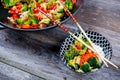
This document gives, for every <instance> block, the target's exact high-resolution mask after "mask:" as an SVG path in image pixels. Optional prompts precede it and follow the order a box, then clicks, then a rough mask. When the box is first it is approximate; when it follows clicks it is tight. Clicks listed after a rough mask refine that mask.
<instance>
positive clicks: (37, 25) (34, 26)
mask: <svg viewBox="0 0 120 80" xmlns="http://www.w3.org/2000/svg"><path fill="white" fill-rule="evenodd" d="M31 28H32V29H38V28H39V24H36V25H32V26H31Z"/></svg>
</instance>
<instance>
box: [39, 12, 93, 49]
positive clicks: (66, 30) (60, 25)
mask: <svg viewBox="0 0 120 80" xmlns="http://www.w3.org/2000/svg"><path fill="white" fill-rule="evenodd" d="M39 11H40V12H41V13H42V14H44V15H45V16H46V17H48V18H49V19H51V20H52V21H53V22H54V23H56V24H57V25H58V26H59V27H60V28H61V29H62V30H64V31H65V32H67V33H68V34H70V35H71V36H73V37H74V38H75V39H76V40H78V41H79V42H81V43H82V44H83V45H85V46H86V47H88V48H89V49H91V50H93V51H94V49H92V47H91V46H89V45H88V44H86V43H85V42H84V41H82V40H81V39H79V38H78V37H77V36H75V35H74V34H73V33H72V32H71V31H70V30H69V29H67V28H66V27H65V26H63V25H62V24H61V23H60V22H58V21H55V20H54V19H53V18H52V17H51V16H49V15H48V14H47V13H45V12H44V11H42V10H39Z"/></svg>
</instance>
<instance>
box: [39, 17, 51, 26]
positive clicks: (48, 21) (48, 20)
mask: <svg viewBox="0 0 120 80" xmlns="http://www.w3.org/2000/svg"><path fill="white" fill-rule="evenodd" d="M50 22H51V20H50V19H49V18H45V19H42V20H41V22H40V23H45V24H47V25H48V24H50Z"/></svg>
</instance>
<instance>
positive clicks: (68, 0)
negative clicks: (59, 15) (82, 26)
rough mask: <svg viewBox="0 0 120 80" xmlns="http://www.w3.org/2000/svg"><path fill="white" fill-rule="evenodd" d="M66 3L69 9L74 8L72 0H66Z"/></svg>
mask: <svg viewBox="0 0 120 80" xmlns="http://www.w3.org/2000/svg"><path fill="white" fill-rule="evenodd" d="M65 5H66V7H67V8H68V9H69V10H72V9H73V4H72V1H71V0H66V1H65Z"/></svg>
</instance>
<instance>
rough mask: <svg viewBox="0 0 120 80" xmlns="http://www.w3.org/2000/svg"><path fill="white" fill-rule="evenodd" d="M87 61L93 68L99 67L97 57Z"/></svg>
mask: <svg viewBox="0 0 120 80" xmlns="http://www.w3.org/2000/svg"><path fill="white" fill-rule="evenodd" d="M88 63H89V64H90V66H91V67H93V69H94V68H100V67H101V64H100V62H99V60H98V59H97V58H95V57H94V58H90V59H89V61H88Z"/></svg>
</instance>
